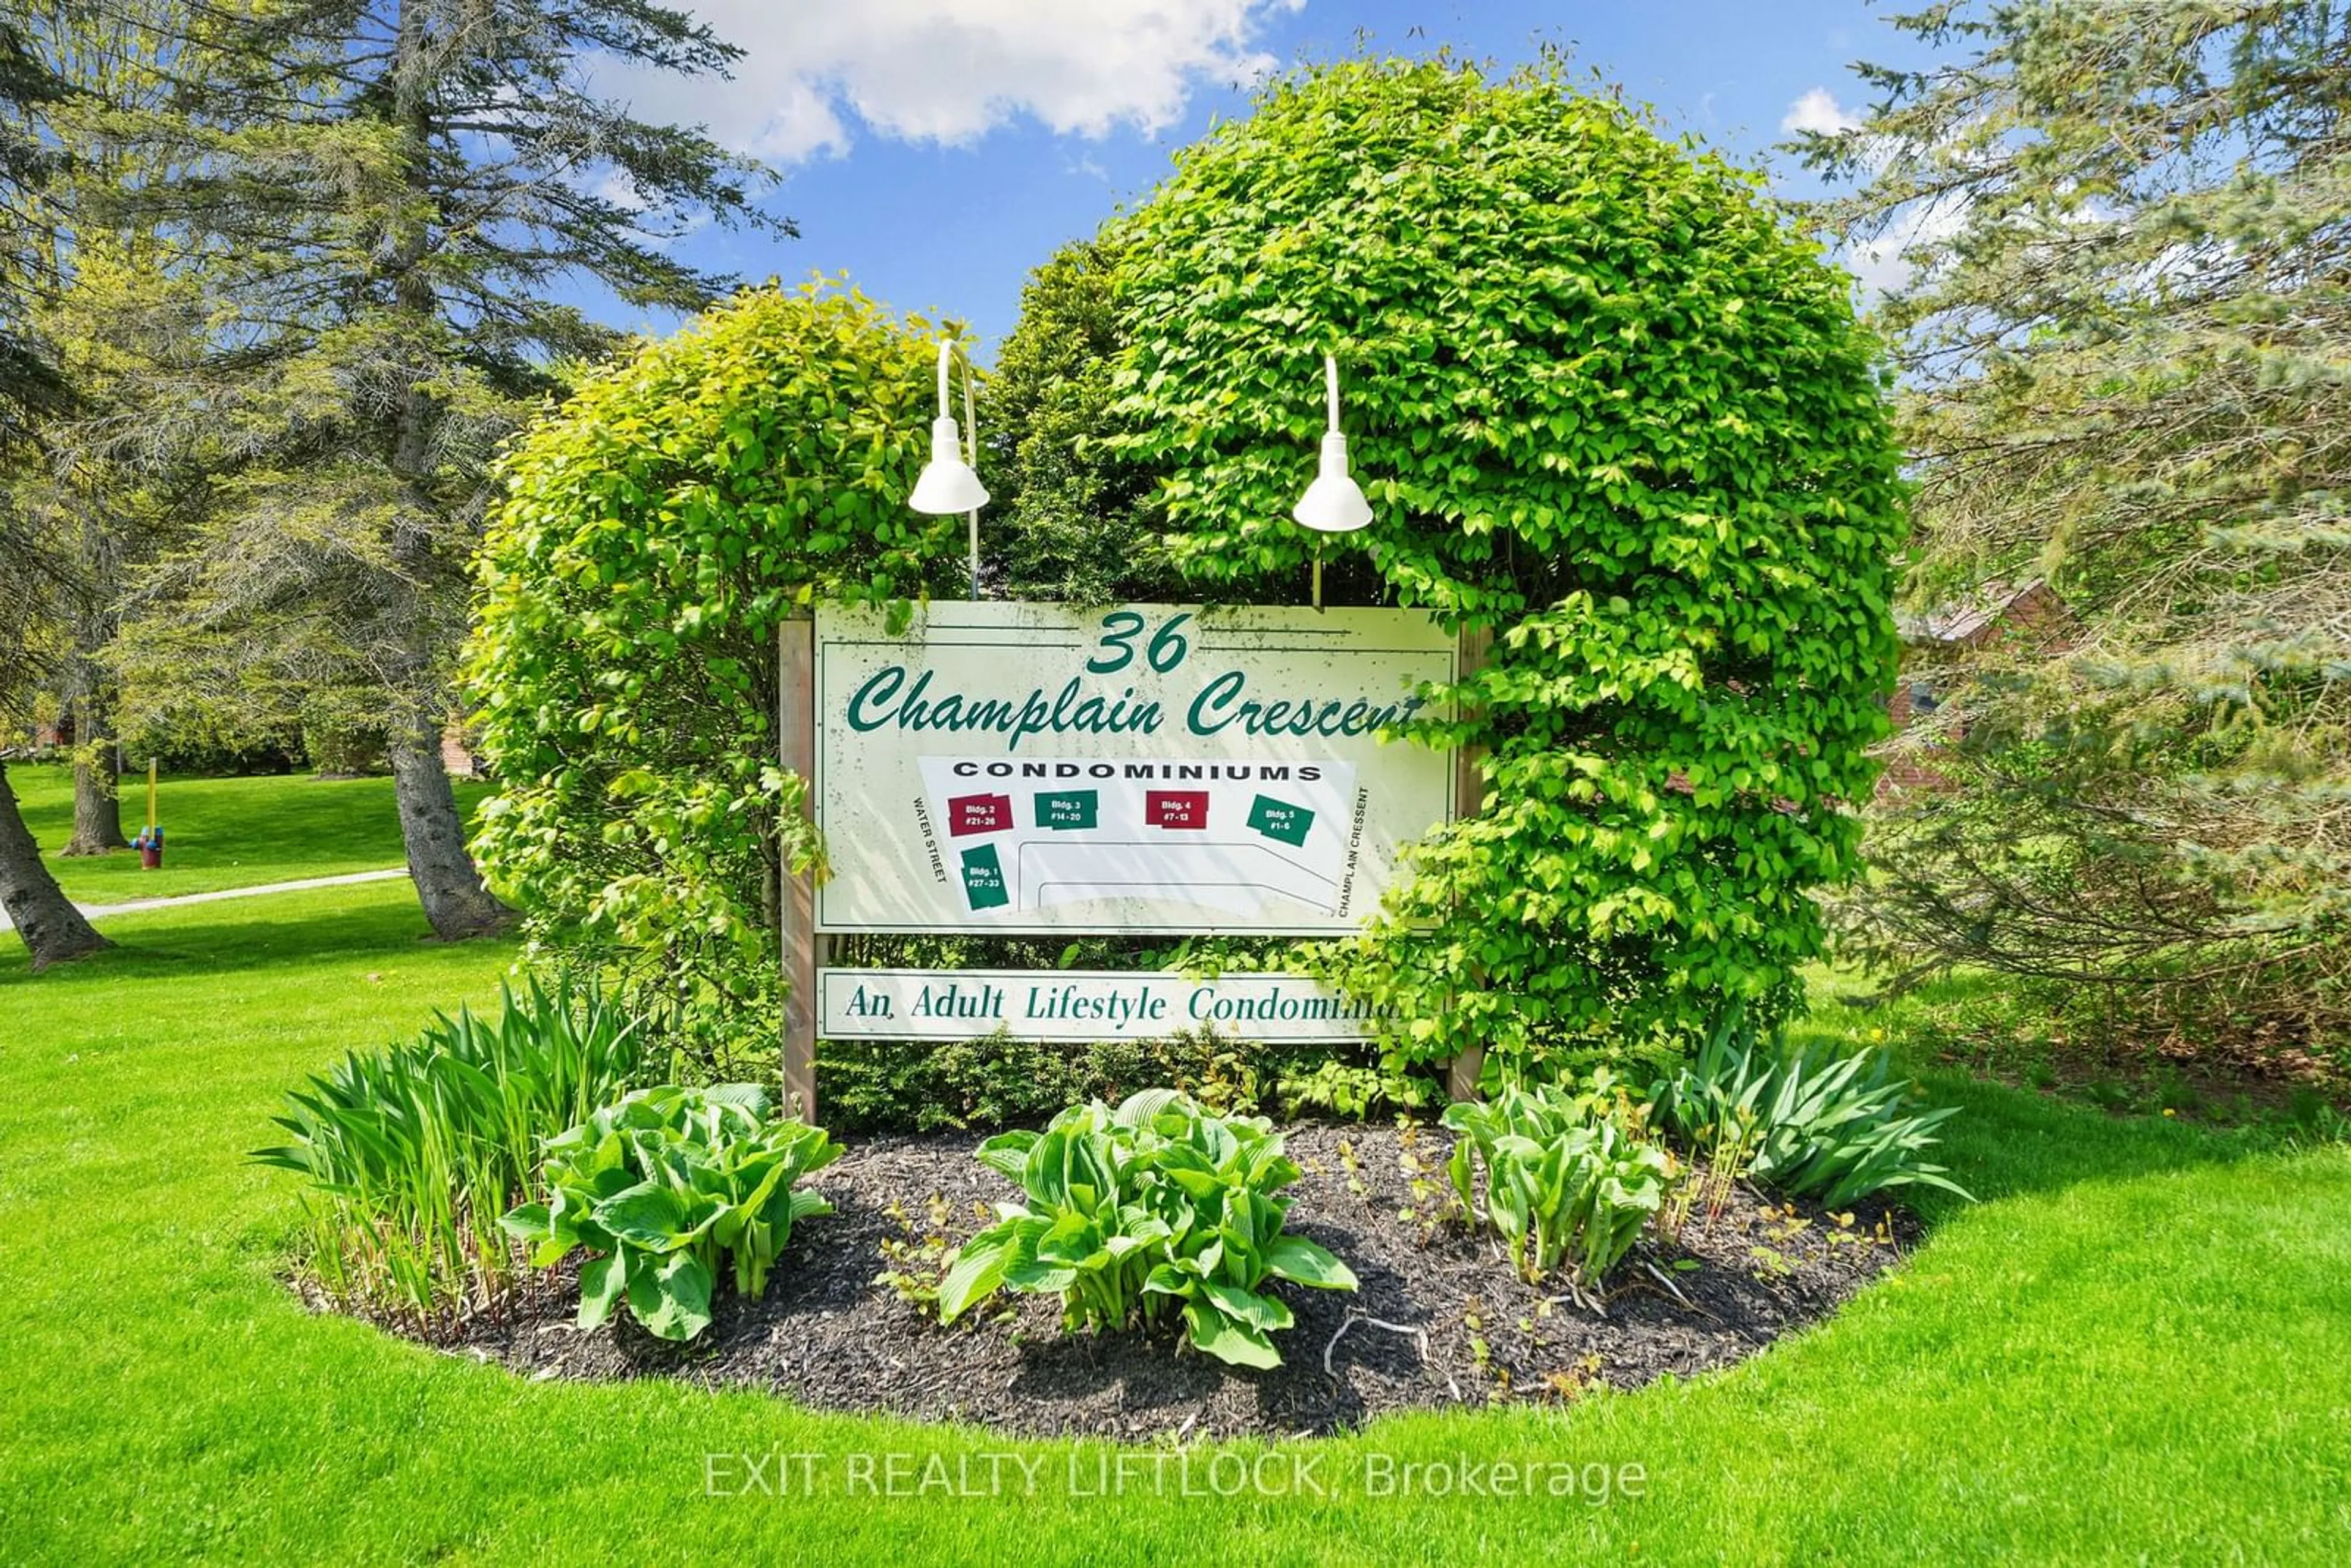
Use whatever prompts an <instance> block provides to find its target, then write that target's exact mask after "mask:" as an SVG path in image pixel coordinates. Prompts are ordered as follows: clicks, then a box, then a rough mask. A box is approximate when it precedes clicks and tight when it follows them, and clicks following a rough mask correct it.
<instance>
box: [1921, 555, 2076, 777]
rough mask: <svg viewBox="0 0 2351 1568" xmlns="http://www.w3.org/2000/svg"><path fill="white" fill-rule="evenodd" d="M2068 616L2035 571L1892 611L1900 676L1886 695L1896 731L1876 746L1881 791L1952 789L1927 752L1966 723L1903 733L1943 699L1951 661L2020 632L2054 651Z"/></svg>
mask: <svg viewBox="0 0 2351 1568" xmlns="http://www.w3.org/2000/svg"><path fill="white" fill-rule="evenodd" d="M2071 622H2072V618H2071V617H2070V616H2069V615H2068V614H2067V613H2066V611H2065V601H2064V600H2062V599H2060V598H2058V597H2057V593H2056V591H2055V590H2053V589H2052V588H2051V587H2050V586H2049V584H2048V583H2046V582H2045V581H2043V580H2041V579H2040V578H2037V577H2036V578H2032V579H2029V580H2025V581H2023V582H2021V583H2013V584H2011V583H2004V582H1991V583H1987V584H1985V585H1984V589H1983V591H1982V592H1980V593H1978V594H1973V595H1970V597H1969V598H1967V599H1964V600H1959V601H1954V602H1952V603H1949V604H1945V605H1938V606H1937V607H1936V608H1934V609H1932V610H1929V611H1927V612H1924V613H1923V614H1918V615H1904V616H1897V617H1896V621H1895V624H1896V628H1897V629H1898V630H1899V631H1900V632H1901V633H1902V679H1901V682H1900V684H1899V685H1896V687H1895V688H1894V695H1892V696H1891V697H1889V698H1888V699H1887V700H1886V716H1888V717H1890V718H1891V719H1893V721H1894V735H1893V737H1892V738H1891V739H1889V740H1887V741H1886V742H1884V743H1883V744H1882V745H1881V746H1880V747H1879V754H1880V755H1881V756H1882V757H1884V758H1885V759H1886V770H1885V772H1884V773H1882V774H1881V775H1879V777H1878V780H1877V789H1878V792H1879V793H1880V794H1885V793H1887V792H1888V791H1891V790H1897V789H1949V788H1951V781H1950V780H1949V779H1947V778H1945V777H1944V776H1943V775H1942V774H1941V773H1940V772H1938V771H1937V770H1936V768H1935V767H1934V764H1933V762H1932V760H1931V758H1932V757H1933V754H1934V752H1935V751H1936V750H1938V749H1939V748H1940V747H1943V746H1945V745H1947V744H1949V742H1950V741H1952V740H1956V739H1958V738H1959V735H1960V734H1961V733H1963V731H1964V726H1963V725H1960V724H1959V723H1956V722H1955V723H1953V724H1950V725H1947V726H1943V727H1941V733H1939V734H1938V735H1937V736H1936V737H1933V738H1931V739H1927V738H1924V737H1910V738H1907V739H1906V737H1905V732H1906V731H1907V730H1908V729H1909V728H1910V726H1911V724H1912V722H1913V721H1914V720H1915V719H1917V717H1918V716H1920V715H1921V714H1927V713H1932V712H1934V711H1935V710H1936V709H1937V708H1938V707H1940V706H1942V704H1943V702H1944V700H1945V699H1946V698H1947V697H1948V696H1949V688H1950V686H1951V685H1953V683H1954V679H1955V676H1956V674H1958V673H1959V672H1958V670H1957V669H1955V666H1959V667H1963V666H1964V664H1965V662H1966V659H1967V657H1968V655H1969V654H1970V653H1975V652H1977V651H1979V650H1981V649H1984V648H1988V647H1996V646H2002V645H2005V644H2007V643H2011V642H2013V641H2015V640H2017V639H2020V638H2025V639H2031V640H2032V641H2033V642H2035V643H2040V644H2042V645H2043V646H2044V647H2046V648H2047V649H2048V650H2049V651H2051V652H2055V651H2056V650H2058V649H2059V648H2062V647H2063V646H2064V643H2065V641H2066V633H2067V632H2068V631H2069V630H2070V627H2071Z"/></svg>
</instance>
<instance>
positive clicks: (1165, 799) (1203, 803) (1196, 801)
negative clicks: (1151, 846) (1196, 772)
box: [1143, 789, 1208, 828]
mask: <svg viewBox="0 0 2351 1568" xmlns="http://www.w3.org/2000/svg"><path fill="white" fill-rule="evenodd" d="M1143 820H1144V821H1145V822H1147V823H1149V824H1150V825H1151V826H1153V827H1155V828H1206V827H1207V825H1208V792H1207V790H1206V789H1145V790H1144V792H1143Z"/></svg>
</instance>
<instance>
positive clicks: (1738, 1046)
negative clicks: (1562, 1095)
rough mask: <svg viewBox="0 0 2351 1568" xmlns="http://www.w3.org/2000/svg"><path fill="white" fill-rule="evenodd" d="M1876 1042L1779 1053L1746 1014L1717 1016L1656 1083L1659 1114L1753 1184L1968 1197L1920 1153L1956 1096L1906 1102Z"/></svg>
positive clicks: (1831, 1194)
mask: <svg viewBox="0 0 2351 1568" xmlns="http://www.w3.org/2000/svg"><path fill="white" fill-rule="evenodd" d="M1891 1074H1892V1062H1891V1059H1890V1058H1889V1057H1888V1056H1887V1055H1886V1052H1884V1051H1856V1052H1855V1053H1854V1054H1853V1055H1851V1056H1847V1057H1844V1058H1832V1057H1830V1056H1829V1055H1828V1054H1827V1053H1826V1052H1824V1051H1803V1052H1801V1053H1799V1054H1796V1055H1793V1056H1786V1055H1782V1053H1781V1052H1780V1051H1779V1050H1778V1049H1777V1047H1776V1042H1774V1041H1772V1040H1769V1039H1767V1038H1764V1037H1762V1036H1761V1035H1760V1034H1759V1032H1758V1031H1757V1030H1756V1029H1755V1027H1754V1025H1753V1023H1752V1022H1751V1021H1750V1020H1749V1019H1744V1018H1743V1017H1736V1016H1734V1017H1732V1018H1729V1019H1725V1020H1723V1022H1722V1024H1721V1025H1720V1026H1719V1027H1718V1028H1717V1029H1716V1030H1715V1031H1714V1033H1713V1035H1712V1036H1711V1037H1710V1038H1709V1039H1708V1040H1707V1042H1706V1044H1705V1045H1704V1046H1703V1047H1702V1048H1700V1050H1699V1051H1698V1059H1697V1060H1696V1061H1693V1062H1692V1063H1691V1064H1690V1065H1688V1066H1687V1067H1685V1068H1683V1069H1682V1070H1681V1071H1678V1072H1676V1073H1674V1074H1673V1075H1671V1076H1670V1077H1668V1078H1666V1079H1664V1080H1662V1081H1660V1082H1658V1084H1657V1085H1656V1089H1655V1091H1654V1092H1653V1102H1654V1103H1655V1106H1656V1116H1657V1119H1658V1121H1659V1123H1660V1124H1663V1125H1665V1126H1667V1127H1669V1128H1671V1129H1672V1130H1673V1131H1675V1132H1676V1133H1677V1134H1680V1135H1681V1136H1682V1137H1684V1138H1687V1139H1688V1140H1690V1141H1691V1143H1692V1144H1693V1145H1700V1146H1708V1147H1711V1148H1713V1149H1715V1150H1717V1151H1718V1152H1719V1155H1720V1157H1721V1158H1722V1159H1724V1160H1725V1161H1726V1162H1727V1163H1731V1164H1734V1165H1735V1166H1738V1167H1740V1168H1741V1169H1743V1171H1744V1174H1746V1175H1747V1176H1750V1177H1751V1178H1752V1179H1753V1180H1755V1181H1756V1182H1758V1183H1759V1184H1761V1185H1762V1186H1768V1187H1771V1188H1772V1189H1773V1190H1775V1191H1778V1192H1782V1193H1785V1194H1787V1195H1789V1196H1790V1197H1814V1198H1818V1199H1819V1200H1820V1201H1821V1202H1822V1203H1823V1204H1826V1205H1827V1206H1828V1207H1832V1208H1834V1207H1837V1206H1839V1205H1841V1204H1845V1203H1850V1202H1852V1201H1853V1200H1854V1199H1855V1198H1857V1197H1867V1196H1868V1195H1869V1194H1871V1193H1874V1192H1879V1191H1883V1190H1884V1189H1885V1188H1886V1187H1891V1186H1937V1187H1941V1188H1942V1189H1944V1190H1945V1191H1946V1192H1953V1193H1957V1194H1958V1195H1959V1197H1970V1194H1969V1193H1968V1192H1967V1190H1966V1189H1965V1188H1963V1187H1961V1186H1959V1185H1958V1184H1956V1183H1954V1182H1953V1181H1952V1180H1951V1179H1950V1178H1949V1174H1948V1173H1947V1171H1946V1169H1945V1167H1943V1166H1938V1165H1929V1164H1928V1163H1926V1161H1925V1159H1924V1158H1923V1155H1924V1154H1925V1152H1926V1150H1927V1149H1928V1148H1929V1147H1931V1146H1933V1145H1934V1144H1935V1143H1936V1142H1937V1139H1936V1138H1935V1136H1934V1131H1935V1129H1936V1128H1938V1127H1939V1126H1941V1125H1942V1124H1944V1123H1945V1122H1948V1121H1949V1120H1950V1119H1951V1118H1952V1117H1953V1116H1955V1115H1957V1114H1959V1110H1958V1107H1956V1106H1945V1107H1942V1108H1940V1109H1937V1110H1931V1111H1918V1112H1911V1111H1907V1110H1905V1106H1907V1104H1908V1103H1909V1102H1910V1099H1911V1095H1912V1092H1913V1090H1914V1087H1915V1086H1914V1085H1913V1084H1911V1083H1909V1082H1907V1081H1896V1080H1895V1079H1894V1078H1893V1077H1892V1075H1891Z"/></svg>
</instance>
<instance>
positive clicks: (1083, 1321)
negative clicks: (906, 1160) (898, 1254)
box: [939, 1090, 1355, 1367]
mask: <svg viewBox="0 0 2351 1568" xmlns="http://www.w3.org/2000/svg"><path fill="white" fill-rule="evenodd" d="M979 1158H980V1161H981V1163H983V1164H985V1165H987V1166H988V1167H989V1168H991V1169H993V1170H995V1171H998V1172H999V1173H1000V1174H1002V1175H1004V1176H1008V1177H1010V1178H1011V1179H1012V1180H1014V1181H1016V1182H1018V1183H1019V1184H1020V1187H1021V1191H1022V1195H1023V1201H1021V1202H1019V1203H1004V1204H998V1206H997V1215H998V1218H997V1221H996V1223H995V1224H993V1225H990V1226H988V1227H987V1228H986V1229H984V1230H982V1231H980V1232H979V1234H978V1235H977V1236H974V1237H973V1238H972V1239H971V1240H970V1241H968V1242H967V1243H966V1244H965V1246H964V1248H963V1249H962V1251H961V1252H960V1253H959V1254H957V1256H956V1261H955V1264H954V1266H953V1267H952V1268H950V1269H949V1270H947V1275H946V1280H945V1281H944V1282H943V1283H942V1284H941V1286H940V1289H939V1319H940V1321H941V1322H954V1321H955V1320H956V1318H957V1317H959V1316H961V1315H962V1314H963V1313H964V1312H968V1311H969V1310H970V1309H971V1308H972V1307H974V1306H975V1305H977V1303H979V1302H980V1301H985V1300H986V1299H987V1298H988V1297H989V1296H991V1295H993V1294H994V1293H995V1292H996V1291H998V1290H999V1289H1004V1290H1010V1291H1026V1292H1036V1293H1040V1294H1046V1295H1056V1296H1059V1297H1060V1298H1061V1309H1062V1322H1063V1323H1064V1324H1065V1325H1066V1326H1067V1327H1069V1328H1071V1329H1073V1330H1074V1329H1079V1328H1085V1327H1093V1328H1097V1329H1109V1330H1118V1329H1123V1328H1127V1327H1131V1326H1134V1325H1137V1324H1143V1325H1149V1324H1155V1323H1159V1322H1165V1321H1167V1320H1168V1318H1169V1317H1170V1316H1171V1315H1172V1314H1173V1313H1175V1312H1179V1311H1180V1312H1181V1313H1182V1314H1183V1318H1184V1322H1185V1326H1186V1329H1187V1331H1188V1332H1189V1335H1190V1339H1191V1343H1192V1344H1193V1345H1194V1346H1196V1348H1197V1349H1199V1350H1201V1351H1204V1352H1206V1353H1207V1354H1209V1355H1213V1356H1215V1357H1217V1359H1218V1360H1219V1361H1224V1362H1228V1363H1230V1364H1234V1365H1238V1366H1258V1367H1269V1366H1279V1365H1280V1364H1281V1355H1280V1352H1278V1351H1277V1350H1275V1349H1274V1346H1273V1340H1272V1336H1273V1335H1274V1334H1276V1333H1280V1332H1281V1331H1282V1330H1284V1329H1286V1328H1288V1327H1290V1323H1291V1322H1292V1321H1293V1320H1292V1315H1291V1312H1290V1307H1289V1304H1288V1303H1287V1302H1285V1301H1282V1300H1281V1299H1280V1297H1278V1296H1275V1295H1273V1294H1271V1293H1270V1291H1268V1289H1267V1287H1268V1286H1269V1285H1270V1283H1271V1282H1272V1281H1275V1280H1287V1281H1290V1282H1291V1283H1293V1284H1299V1285H1308V1286H1312V1287H1314V1288H1316V1289H1319V1290H1337V1291H1352V1290H1353V1289H1354V1288H1355V1276H1354V1275H1353V1273H1352V1272H1351V1271H1350V1270H1348V1268H1347V1266H1346V1265H1345V1264H1344V1263H1342V1262H1340V1261H1339V1260H1338V1259H1336V1258H1334V1257H1332V1255H1331V1254H1330V1252H1328V1251H1327V1250H1325V1249H1323V1248H1322V1247H1319V1246H1317V1245H1316V1244H1315V1243H1313V1242H1311V1241H1309V1240H1307V1239H1305V1238H1304V1237H1301V1236H1286V1235H1284V1234H1283V1233H1282V1222H1283V1218H1284V1217H1285V1216H1286V1215H1287V1213H1288V1211H1289V1207H1290V1200H1289V1199H1288V1198H1285V1197H1278V1196H1276V1195H1277V1194H1278V1193H1279V1192H1280V1190H1281V1189H1282V1188H1283V1187H1285V1186H1289V1185H1290V1183H1292V1182H1294V1181H1296V1180H1297V1179H1298V1175H1299V1172H1298V1166H1296V1165H1295V1164H1293V1163H1292V1162H1291V1161H1290V1157H1289V1156H1288V1155H1285V1154H1283V1153H1282V1146H1281V1137H1280V1134H1277V1133H1275V1132H1274V1131H1273V1130H1272V1127H1271V1124H1269V1123H1267V1122H1265V1121H1263V1120H1261V1119H1259V1118H1255V1117H1246V1116H1232V1117H1222V1116H1213V1115H1210V1114H1208V1113H1205V1112H1203V1111H1202V1110H1200V1108H1199V1107H1198V1106H1196V1105H1195V1104H1194V1103H1192V1102H1190V1101H1189V1100H1186V1099H1185V1098H1184V1097H1183V1096H1181V1095H1178V1094H1175V1093H1172V1092H1168V1091H1165V1090H1152V1091H1147V1092H1144V1093H1142V1094H1137V1095H1134V1097H1132V1098H1130V1099H1129V1100H1127V1101H1126V1102H1125V1103H1123V1104H1121V1105H1120V1106H1119V1107H1118V1109H1117V1110H1115V1111H1113V1110H1112V1109H1111V1108H1110V1107H1108V1106H1107V1105H1104V1104H1102V1103H1100V1102H1095V1103H1091V1104H1086V1105H1078V1106H1072V1107H1071V1109H1069V1110H1067V1111H1064V1112H1062V1113H1061V1114H1060V1115H1059V1116H1056V1117H1055V1118H1053V1121H1052V1124H1050V1126H1048V1127H1047V1128H1046V1129H1045V1130H1044V1131H1043V1132H1042V1133H1029V1132H1017V1133H1006V1134H1002V1135H1000V1136H998V1137H994V1138H990V1139H989V1140H988V1141H987V1143H985V1144H983V1145H980V1150H979Z"/></svg>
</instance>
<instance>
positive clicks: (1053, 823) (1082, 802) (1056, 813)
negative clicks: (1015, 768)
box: [1037, 789, 1102, 831]
mask: <svg viewBox="0 0 2351 1568" xmlns="http://www.w3.org/2000/svg"><path fill="white" fill-rule="evenodd" d="M1101 822H1102V797H1101V796H1100V794H1098V793H1097V792H1096V791H1094V790H1092V789H1054V790H1050V791H1048V792H1046V793H1044V794H1041V795H1039V796H1038V797H1037V825H1038V826H1039V827H1040V828H1051V829H1053V830H1055V831H1061V830H1063V829H1068V828H1092V827H1099V826H1100V825H1101Z"/></svg>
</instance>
